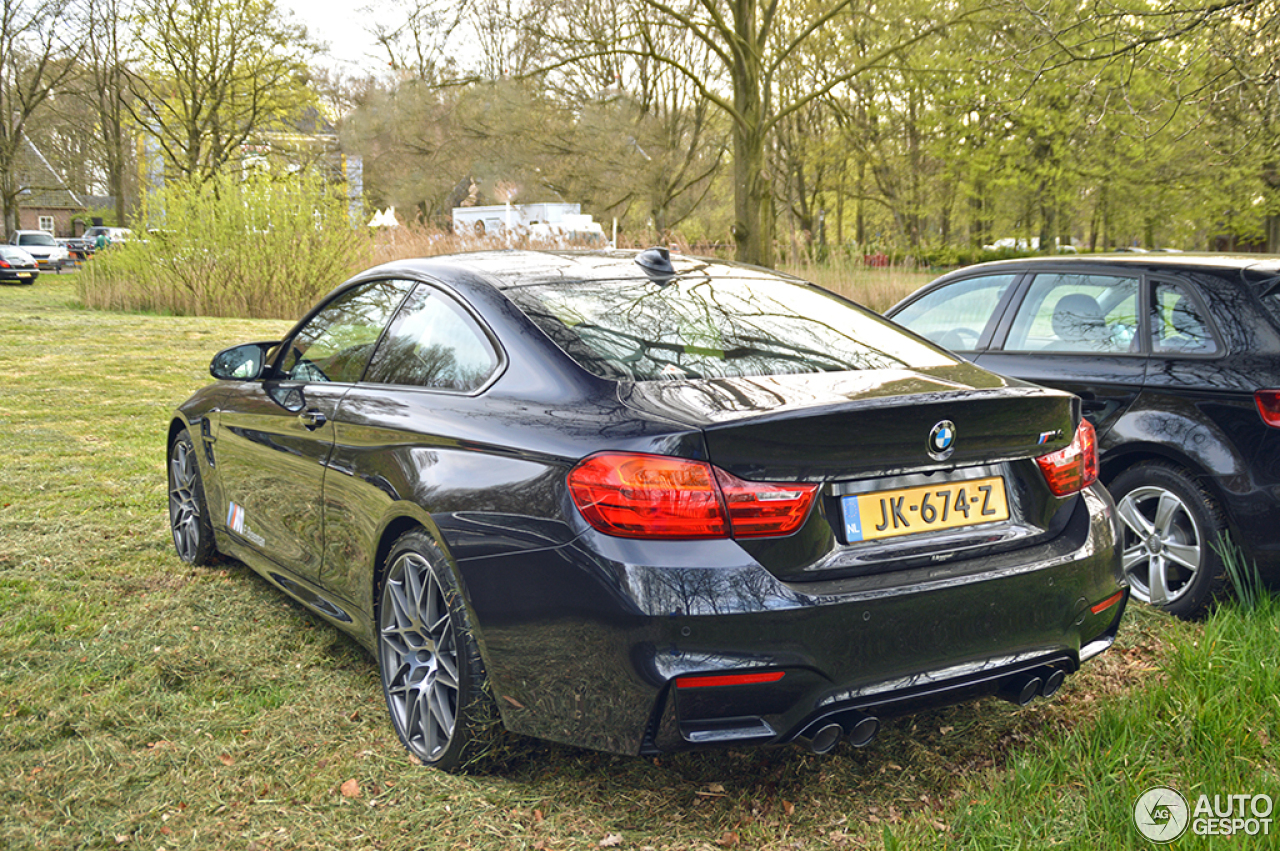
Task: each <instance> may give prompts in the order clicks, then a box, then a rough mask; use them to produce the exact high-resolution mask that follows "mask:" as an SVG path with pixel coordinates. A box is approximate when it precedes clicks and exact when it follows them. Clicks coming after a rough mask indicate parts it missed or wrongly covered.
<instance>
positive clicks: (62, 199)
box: [17, 138, 86, 237]
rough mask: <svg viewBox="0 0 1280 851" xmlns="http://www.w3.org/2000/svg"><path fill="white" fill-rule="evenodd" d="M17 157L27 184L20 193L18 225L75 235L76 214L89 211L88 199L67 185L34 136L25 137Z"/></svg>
mask: <svg viewBox="0 0 1280 851" xmlns="http://www.w3.org/2000/svg"><path fill="white" fill-rule="evenodd" d="M17 159H18V162H17V173H18V176H19V180H20V181H21V182H22V186H23V189H22V194H21V195H19V196H18V229H19V230H43V231H48V232H49V233H51V234H53V235H54V236H61V237H68V236H75V235H76V233H75V230H74V225H73V223H72V217H73V216H75V215H77V214H79V213H84V212H85V211H86V207H85V205H84V202H83V201H81V200H80V198H79V197H78V196H77V195H76V194H75V193H74V192H72V191H71V190H70V189H68V188H67V184H66V182H65V181H64V180H63V179H62V177H61V176H60V175H59V174H58V172H57V170H56V169H55V168H54V167H53V166H52V165H50V164H49V161H48V160H47V159H45V158H44V154H42V153H40V150H39V149H38V148H37V147H36V146H35V144H34V143H33V142H32V141H31V140H30V139H26V138H24V139H23V141H22V149H21V150H20V151H19V152H18V157H17Z"/></svg>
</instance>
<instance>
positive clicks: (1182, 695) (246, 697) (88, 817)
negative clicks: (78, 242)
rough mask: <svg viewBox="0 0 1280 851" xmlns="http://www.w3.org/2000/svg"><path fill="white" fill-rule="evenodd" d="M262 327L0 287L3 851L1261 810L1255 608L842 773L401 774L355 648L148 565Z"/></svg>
mask: <svg viewBox="0 0 1280 851" xmlns="http://www.w3.org/2000/svg"><path fill="white" fill-rule="evenodd" d="M287 327H288V323H286V322H281V321H254V320H227V319H191V318H172V317H161V316H148V315H126V314H116V313H99V312H91V311H87V310H83V309H80V308H79V307H77V306H76V304H75V285H74V276H71V275H67V276H56V275H45V276H42V278H41V279H40V282H39V283H37V284H36V285H35V286H30V287H13V286H7V287H0V848H3V849H7V851H24V850H25V849H39V851H54V850H55V849H107V848H121V849H146V851H156V849H161V848H163V849H165V851H175V849H201V850H202V851H205V850H206V849H245V850H246V851H265V849H331V848H336V849H386V850H387V851H389V850H390V849H428V848H429V849H453V848H475V849H594V848H602V847H603V848H609V847H617V848H632V849H645V848H649V849H655V851H657V849H709V851H716V849H723V848H742V849H791V848H800V849H810V848H812V849H826V848H834V849H846V848H874V849H880V848H886V849H893V848H926V849H932V848H981V849H986V848H1007V849H1015V848H1026V849H1039V848H1050V847H1052V848H1079V849H1090V851H1093V849H1102V848H1105V849H1114V848H1148V847H1151V845H1150V843H1148V842H1147V841H1146V840H1144V839H1142V838H1141V836H1140V835H1139V834H1138V832H1137V830H1136V829H1135V828H1134V826H1133V823H1132V820H1131V814H1132V808H1133V804H1134V801H1135V800H1136V798H1137V797H1138V796H1139V795H1140V794H1141V793H1142V792H1143V791H1145V790H1146V789H1148V788H1149V787H1151V786H1154V785H1158V784H1168V785H1172V786H1174V787H1175V788H1178V789H1179V790H1181V791H1182V793H1183V794H1184V795H1187V796H1188V797H1189V798H1191V797H1192V796H1193V795H1195V794H1199V793H1200V792H1206V793H1208V794H1209V795H1211V796H1212V795H1213V794H1215V793H1216V794H1222V795H1227V794H1238V793H1247V794H1255V793H1266V794H1270V795H1272V797H1273V799H1274V798H1280V776H1278V775H1277V769H1276V764H1277V761H1278V760H1277V753H1278V750H1280V748H1278V745H1280V697H1277V695H1280V681H1278V680H1277V676H1278V675H1277V670H1278V669H1280V666H1278V665H1277V664H1276V662H1277V656H1278V655H1280V654H1278V652H1277V646H1280V611H1278V610H1277V609H1278V607H1275V606H1273V605H1271V604H1270V603H1266V604H1264V605H1263V607H1262V609H1261V610H1260V611H1258V612H1255V613H1253V614H1251V615H1249V616H1245V615H1243V614H1241V613H1240V612H1239V611H1238V610H1236V609H1235V608H1234V607H1232V608H1227V609H1224V610H1223V611H1222V612H1220V613H1218V614H1217V615H1215V616H1214V617H1213V618H1211V619H1210V620H1209V621H1207V622H1206V623H1202V624H1194V625H1187V624H1182V623H1178V622H1175V621H1171V620H1169V619H1166V618H1163V617H1159V616H1155V615H1152V614H1150V613H1148V612H1146V611H1131V615H1130V617H1129V618H1128V621H1127V623H1126V626H1125V628H1124V629H1123V630H1122V637H1121V641H1120V644H1119V645H1118V646H1117V648H1115V649H1113V650H1112V651H1111V652H1109V653H1107V654H1104V656H1103V657H1101V658H1100V659H1098V660H1095V661H1094V662H1093V663H1091V664H1090V665H1089V666H1087V667H1086V668H1085V670H1084V671H1082V672H1081V673H1080V674H1079V675H1077V676H1074V677H1071V678H1068V681H1067V684H1066V685H1065V686H1064V687H1063V689H1062V691H1061V692H1059V695H1058V696H1057V697H1055V698H1054V699H1053V700H1051V701H1041V702H1038V703H1036V704H1033V705H1032V706H1030V707H1027V708H1024V709H1017V708H1015V707H1012V706H1010V705H1007V704H1004V703H1000V702H998V701H995V700H987V701H983V702H981V703H977V704H971V705H967V706H962V707H957V708H951V709H947V710H942V711H936V712H930V713H925V714H921V715H917V716H914V717H911V718H904V719H891V720H887V721H886V723H885V729H884V731H883V732H882V733H881V736H880V737H879V738H878V739H877V740H876V741H875V742H874V743H873V744H872V745H871V746H870V747H867V748H865V749H862V750H855V749H853V748H850V747H848V746H847V745H842V746H840V747H839V748H837V749H836V751H834V752H833V753H832V754H829V755H827V756H824V757H817V756H813V755H811V754H807V753H805V752H803V751H801V750H799V749H797V748H782V749H774V750H765V749H756V750H728V751H714V752H703V753H696V754H681V755H676V756H671V757H663V758H659V759H641V758H628V757H617V756H609V755H605V754H598V753H594V752H591V751H584V750H578V749H574V748H569V747H561V746H557V745H543V744H533V743H530V744H528V745H527V746H526V747H522V748H520V749H518V752H517V754H516V755H515V756H513V757H512V758H511V759H510V760H509V761H508V762H507V763H506V764H505V765H500V766H496V768H495V770H492V771H490V772H489V773H486V774H480V775H475V776H470V777H453V776H449V775H445V774H440V773H437V772H434V771H430V770H426V769H423V768H422V767H420V766H416V765H414V764H412V762H411V760H410V759H409V757H408V755H407V753H406V752H405V751H404V750H403V749H402V748H401V747H400V745H399V742H398V741H397V740H396V738H395V734H394V733H393V731H392V729H391V725H390V723H389V721H388V720H387V717H386V710H385V707H384V705H383V702H382V695H381V690H380V687H379V684H378V675H377V671H376V668H375V665H374V663H373V661H372V660H371V659H370V658H369V657H368V656H367V655H365V654H364V653H363V651H361V650H360V649H359V648H358V647H357V646H356V645H355V644H354V643H353V642H352V641H350V640H348V639H347V638H345V637H344V636H343V635H341V634H340V633H338V632H336V631H334V630H333V629H331V628H329V627H328V626H326V625H324V624H323V623H321V622H320V621H318V620H316V619H314V618H312V617H311V616H309V615H308V614H307V613H306V612H305V611H303V610H302V609H301V608H300V607H299V606H297V605H295V604H293V603H291V602H289V601H288V600H287V599H286V598H284V597H282V596H281V595H280V594H279V593H277V592H276V591H274V590H273V589H271V588H270V587H268V586H267V585H266V584H265V583H264V582H262V581H260V580H259V579H258V578H256V576H255V575H254V574H252V573H251V572H249V571H248V570H247V569H245V568H244V567H242V566H240V565H238V564H236V563H228V564H225V565H223V566H220V567H216V568H213V569H196V570H193V569H191V568H189V567H187V566H185V565H183V564H182V563H181V562H179V561H178V559H177V557H176V556H174V555H173V553H172V544H171V541H170V538H169V534H168V527H167V517H166V509H165V504H166V492H165V470H164V443H163V441H164V434H165V429H166V424H167V422H168V419H169V416H170V412H171V410H172V409H173V407H174V406H175V405H176V404H177V403H179V402H180V401H182V400H183V399H184V398H185V397H186V396H187V395H189V394H190V393H191V392H192V391H193V390H194V389H196V388H197V387H199V386H201V385H202V384H204V383H206V382H207V381H209V380H210V379H209V377H208V371H207V365H208V362H209V359H210V357H211V356H212V355H213V353H214V352H215V351H216V350H218V349H220V348H222V347H224V346H226V345H230V344H232V343H236V342H242V341H248V340H258V339H267V338H271V337H273V336H275V335H278V334H279V333H280V332H282V331H283V330H284V329H285V328H287ZM1276 832H1277V831H1276V829H1273V830H1272V834H1273V835H1274V834H1275V833H1276ZM1220 841H1221V840H1220ZM1211 845H1212V843H1208V842H1206V841H1204V840H1200V839H1197V838H1196V837H1194V836H1191V835H1187V836H1184V837H1183V838H1182V839H1181V840H1179V841H1178V842H1177V843H1176V844H1175V845H1174V846H1173V847H1178V848H1182V847H1209V846H1211ZM1236 845H1237V846H1238V847H1262V846H1261V845H1258V844H1257V842H1256V841H1254V842H1243V843H1241V842H1237V843H1236ZM1213 847H1216V846H1213Z"/></svg>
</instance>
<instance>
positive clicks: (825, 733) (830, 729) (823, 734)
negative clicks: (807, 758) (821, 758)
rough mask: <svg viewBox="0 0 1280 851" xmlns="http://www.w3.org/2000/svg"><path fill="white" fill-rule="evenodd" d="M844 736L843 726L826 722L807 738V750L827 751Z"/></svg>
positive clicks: (818, 752)
mask: <svg viewBox="0 0 1280 851" xmlns="http://www.w3.org/2000/svg"><path fill="white" fill-rule="evenodd" d="M843 738H844V727H841V726H840V725H839V724H835V723H832V724H828V725H826V726H825V727H823V728H821V729H820V730H818V731H817V732H816V733H814V734H813V735H812V736H811V737H810V738H809V750H811V751H813V752H814V753H816V754H824V753H829V752H830V751H831V749H832V748H834V747H835V746H836V745H838V744H840V740H841V739H843Z"/></svg>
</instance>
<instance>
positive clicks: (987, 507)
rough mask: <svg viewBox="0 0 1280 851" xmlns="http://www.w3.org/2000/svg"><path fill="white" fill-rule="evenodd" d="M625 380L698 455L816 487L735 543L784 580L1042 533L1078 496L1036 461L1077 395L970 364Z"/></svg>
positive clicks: (1062, 437)
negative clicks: (1047, 476) (768, 534)
mask: <svg viewBox="0 0 1280 851" xmlns="http://www.w3.org/2000/svg"><path fill="white" fill-rule="evenodd" d="M624 387H625V389H624V390H623V401H624V402H625V403H626V404H628V405H629V406H632V407H635V408H637V409H641V410H644V411H645V412H647V413H649V414H653V415H658V416H662V417H665V418H667V419H670V420H675V421H677V422H681V423H683V424H686V425H688V426H691V427H696V428H699V429H701V431H702V433H703V437H704V441H705V446H706V451H707V459H706V460H708V461H710V462H711V463H712V464H714V465H715V466H717V467H719V468H721V469H723V470H725V471H727V472H729V473H732V474H733V475H735V476H738V477H739V478H742V479H745V480H747V481H756V482H809V483H820V484H821V485H822V487H821V489H820V493H819V496H818V498H817V502H816V505H815V508H814V509H813V512H812V514H811V516H810V518H809V521H808V522H807V523H806V524H805V525H804V527H802V529H801V530H800V531H799V532H797V533H795V534H793V535H791V536H788V537H786V538H774V539H760V540H742V541H740V544H741V545H742V546H743V547H744V548H745V549H746V550H748V552H750V553H751V554H752V556H753V557H755V558H756V559H757V560H758V561H759V562H760V563H761V564H762V565H763V566H764V567H766V568H767V569H768V570H770V571H771V572H773V573H774V574H775V575H777V576H779V577H780V578H784V579H787V580H795V581H803V580H819V579H822V580H826V579H834V578H843V577H848V576H856V575H862V574H869V573H881V572H884V571H888V570H896V569H902V568H908V567H916V566H920V565H925V564H930V565H936V564H937V563H938V562H939V561H951V560H953V559H957V560H963V559H965V558H969V557H973V556H978V555H989V554H992V553H996V552H1003V551H1007V550H1011V549H1016V548H1019V547H1022V546H1030V545H1033V544H1038V543H1042V542H1044V541H1047V540H1049V539H1051V538H1052V537H1054V536H1055V535H1057V534H1059V533H1060V532H1061V531H1062V530H1063V528H1064V527H1065V526H1066V523H1067V520H1068V518H1069V515H1070V513H1071V507H1072V505H1073V504H1074V501H1075V498H1074V497H1066V498H1058V497H1055V496H1053V494H1052V493H1051V492H1050V491H1049V489H1048V486H1047V485H1046V483H1045V480H1044V477H1043V475H1042V474H1041V472H1040V470H1039V468H1038V466H1037V465H1036V463H1035V461H1034V460H1033V459H1034V458H1035V457H1037V456H1040V455H1044V454H1046V453H1049V452H1053V451H1056V450H1058V449H1061V448H1063V447H1065V446H1067V445H1068V444H1069V443H1070V442H1071V440H1072V437H1073V436H1074V433H1075V428H1076V423H1077V422H1078V419H1079V409H1078V406H1079V402H1078V400H1077V399H1075V397H1073V396H1071V395H1069V394H1067V393H1063V392H1061V391H1057V390H1050V389H1047V388H1042V387H1036V386H1035V385H1030V384H1026V383H1024V382H1020V381H1017V380H1016V379H1009V378H1002V377H1000V376H996V375H994V374H992V373H989V372H987V371H986V370H983V369H980V368H978V367H976V366H973V365H972V364H967V363H962V364H957V365H955V366H947V367H938V368H933V369H921V370H873V371H864V372H856V373H853V372H845V373H817V374H806V375H775V376H766V377H757V378H734V379H717V380H710V381H664V382H643V383H637V384H634V385H630V386H624ZM939 430H945V431H949V432H950V440H951V443H950V447H949V450H948V449H942V447H940V445H938V443H934V444H933V445H931V440H933V438H932V437H931V435H934V434H936V433H937V432H938V431H939ZM987 512H990V513H987ZM944 515H945V516H944Z"/></svg>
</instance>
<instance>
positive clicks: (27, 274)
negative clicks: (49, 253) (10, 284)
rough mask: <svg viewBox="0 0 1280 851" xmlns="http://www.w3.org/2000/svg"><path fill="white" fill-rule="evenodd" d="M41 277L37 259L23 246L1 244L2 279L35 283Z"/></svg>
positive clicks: (0, 264) (20, 282)
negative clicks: (22, 247)
mask: <svg viewBox="0 0 1280 851" xmlns="http://www.w3.org/2000/svg"><path fill="white" fill-rule="evenodd" d="M39 277H40V267H39V265H38V264H37V263H36V259H35V258H34V257H32V256H31V255H30V254H28V253H27V252H25V251H23V250H22V249H21V248H17V247H15V246H12V245H0V281H16V282H17V283H19V284H34V283H35V282H36V278H39Z"/></svg>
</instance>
